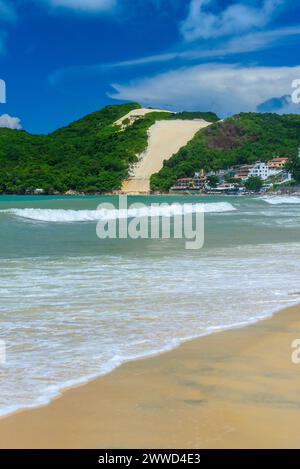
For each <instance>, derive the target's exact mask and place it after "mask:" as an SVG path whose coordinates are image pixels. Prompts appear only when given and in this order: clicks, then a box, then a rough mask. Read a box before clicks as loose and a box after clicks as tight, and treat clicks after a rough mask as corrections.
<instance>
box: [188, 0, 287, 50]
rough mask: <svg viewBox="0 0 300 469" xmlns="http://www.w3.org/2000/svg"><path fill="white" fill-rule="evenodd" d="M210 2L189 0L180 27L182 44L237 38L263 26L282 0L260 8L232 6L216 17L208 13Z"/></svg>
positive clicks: (267, 1)
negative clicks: (185, 16) (187, 10)
mask: <svg viewBox="0 0 300 469" xmlns="http://www.w3.org/2000/svg"><path fill="white" fill-rule="evenodd" d="M213 3H214V2H213V0H191V3H190V8H189V14H188V16H187V18H186V19H185V20H184V21H183V22H182V24H181V33H182V35H183V37H184V39H185V40H186V41H194V40H196V39H208V38H217V37H222V36H227V35H237V34H241V33H245V32H248V31H251V30H257V29H261V28H263V27H265V26H266V25H267V24H268V23H269V22H270V21H271V20H272V19H273V17H274V15H275V14H276V13H277V12H278V7H279V6H280V5H282V4H283V3H284V0H263V1H262V2H261V3H262V4H261V6H260V7H255V6H250V5H249V3H243V2H239V3H234V4H232V5H230V6H228V7H227V8H225V9H224V10H222V11H221V12H219V14H215V13H212V12H210V11H208V7H210V6H211V5H212V4H213Z"/></svg>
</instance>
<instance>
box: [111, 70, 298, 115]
mask: <svg viewBox="0 0 300 469" xmlns="http://www.w3.org/2000/svg"><path fill="white" fill-rule="evenodd" d="M298 77H300V66H297V67H243V66H241V65H232V64H220V65H219V64H209V65H197V66H193V67H185V68H180V69H177V70H172V71H169V72H165V73H162V74H158V75H155V76H153V77H147V78H142V79H138V80H134V81H132V82H130V83H128V84H113V85H112V87H113V88H114V90H115V92H114V93H110V94H109V96H110V97H112V98H114V99H117V100H133V101H139V102H141V103H143V104H144V105H148V106H150V105H151V106H159V107H167V108H168V109H173V110H182V109H189V110H205V111H214V112H216V113H218V114H219V115H221V116H227V115H231V114H235V113H238V112H241V111H246V112H251V111H256V110H257V106H259V105H260V104H261V103H264V102H265V101H267V100H269V99H271V98H272V97H274V96H285V95H288V94H290V93H291V91H292V81H293V80H294V79H295V78H298ZM290 112H294V113H299V112H300V107H299V105H298V106H297V105H293V111H290Z"/></svg>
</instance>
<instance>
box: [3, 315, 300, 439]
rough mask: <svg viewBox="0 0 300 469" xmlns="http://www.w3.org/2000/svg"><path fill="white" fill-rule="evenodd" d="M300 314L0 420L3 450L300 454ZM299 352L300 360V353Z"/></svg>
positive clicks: (130, 367) (127, 368) (200, 343)
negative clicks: (295, 344)
mask: <svg viewBox="0 0 300 469" xmlns="http://www.w3.org/2000/svg"><path fill="white" fill-rule="evenodd" d="M295 339H300V307H299V306H298V307H293V308H291V309H289V310H285V311H283V312H281V313H278V314H276V315H275V316H273V317H272V318H271V319H267V320H264V321H260V322H258V323H256V324H254V325H251V326H247V327H244V328H241V329H235V330H229V331H225V332H219V333H216V334H213V335H210V336H207V337H203V338H199V339H196V340H194V341H191V342H188V343H185V344H183V345H182V346H180V347H179V348H177V349H176V350H173V351H171V352H168V353H165V354H162V355H159V356H156V357H152V358H148V359H143V360H138V361H134V362H130V363H127V364H124V365H123V366H121V367H120V368H118V369H117V370H115V371H114V372H112V373H111V374H109V375H106V376H104V377H101V378H98V379H96V380H95V381H93V382H90V383H88V384H86V385H84V386H81V387H78V388H74V389H71V390H69V391H66V392H65V393H64V394H63V396H62V397H60V398H58V399H56V400H55V401H53V402H52V403H50V404H49V405H47V406H45V407H41V408H37V409H34V410H26V411H22V412H18V413H16V414H14V415H11V416H8V417H5V418H2V419H1V420H0V446H1V448H179V447H180V448H299V447H300V437H299V434H300V364H299V365H295V364H293V363H292V360H291V353H292V348H291V343H292V341H294V340H295ZM299 355H300V354H299Z"/></svg>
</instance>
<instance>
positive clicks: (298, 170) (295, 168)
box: [286, 157, 300, 182]
mask: <svg viewBox="0 0 300 469" xmlns="http://www.w3.org/2000/svg"><path fill="white" fill-rule="evenodd" d="M286 169H287V170H288V171H290V172H291V173H292V176H293V178H294V179H295V181H297V182H299V181H300V158H299V157H296V158H291V159H290V160H289V161H288V162H287V164H286Z"/></svg>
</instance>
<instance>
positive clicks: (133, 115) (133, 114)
mask: <svg viewBox="0 0 300 469" xmlns="http://www.w3.org/2000/svg"><path fill="white" fill-rule="evenodd" d="M150 112H168V113H169V114H170V113H171V111H166V110H165V109H149V108H146V107H142V108H139V109H134V110H133V111H130V112H129V113H128V114H126V115H125V116H123V117H121V119H119V120H117V121H116V122H115V124H116V125H121V126H122V125H123V123H124V122H125V121H127V120H129V125H130V124H132V123H133V122H134V121H135V120H136V119H138V118H139V117H143V116H145V115H146V114H150ZM125 127H126V126H125Z"/></svg>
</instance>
